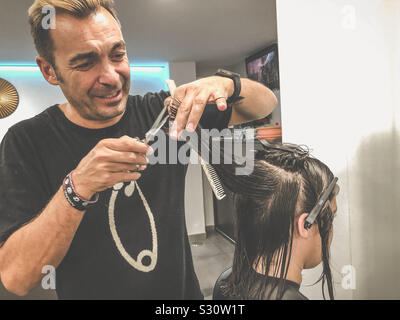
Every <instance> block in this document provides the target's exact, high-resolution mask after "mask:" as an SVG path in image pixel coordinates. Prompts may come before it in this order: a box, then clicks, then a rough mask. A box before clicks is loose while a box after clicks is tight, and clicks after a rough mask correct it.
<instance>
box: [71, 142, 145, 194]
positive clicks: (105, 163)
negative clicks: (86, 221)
mask: <svg viewBox="0 0 400 320" xmlns="http://www.w3.org/2000/svg"><path fill="white" fill-rule="evenodd" d="M151 152H152V149H151V147H149V146H148V145H147V144H145V143H143V142H141V141H138V140H137V139H134V138H131V137H128V136H123V137H121V138H118V139H104V140H101V141H100V142H99V143H98V144H97V145H96V146H95V147H94V148H93V149H92V150H91V151H90V152H89V153H88V154H87V155H86V156H85V157H84V158H83V159H82V160H81V162H80V163H79V164H78V166H77V167H76V169H75V170H74V171H73V172H72V180H73V183H74V186H75V189H76V192H77V193H78V194H79V195H80V196H81V197H83V198H85V199H86V200H89V199H91V198H92V197H93V195H94V194H95V193H96V192H100V191H103V190H105V189H108V188H111V187H112V186H114V185H115V184H116V183H118V182H130V181H133V180H137V179H139V178H140V176H141V174H140V173H139V172H136V171H142V170H144V169H146V165H147V163H148V159H147V157H146V154H148V153H151Z"/></svg>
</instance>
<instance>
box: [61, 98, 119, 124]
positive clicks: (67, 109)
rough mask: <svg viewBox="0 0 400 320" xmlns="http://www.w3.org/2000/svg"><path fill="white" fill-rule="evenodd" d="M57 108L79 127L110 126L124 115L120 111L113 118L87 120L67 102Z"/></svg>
mask: <svg viewBox="0 0 400 320" xmlns="http://www.w3.org/2000/svg"><path fill="white" fill-rule="evenodd" d="M59 108H60V110H61V111H62V112H63V113H64V115H65V117H66V118H67V119H68V120H69V121H71V122H72V123H74V124H76V125H78V126H80V127H84V128H88V129H102V128H107V127H110V126H112V125H114V124H116V123H117V122H118V121H119V120H121V118H122V116H123V115H124V113H122V114H120V115H118V116H116V117H115V118H112V119H107V120H89V119H86V118H84V117H82V116H81V115H80V114H79V113H78V112H77V111H76V109H75V108H74V107H73V106H72V105H71V104H70V103H69V102H67V103H64V104H61V105H59Z"/></svg>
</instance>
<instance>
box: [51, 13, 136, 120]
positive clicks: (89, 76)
mask: <svg viewBox="0 0 400 320" xmlns="http://www.w3.org/2000/svg"><path fill="white" fill-rule="evenodd" d="M51 36H52V39H53V41H54V45H55V50H54V57H55V65H56V69H57V79H58V82H59V85H60V87H61V90H62V91H63V93H64V95H65V97H66V98H67V100H68V102H69V103H70V104H71V105H72V106H73V107H74V108H75V110H76V111H77V112H78V113H79V115H80V116H81V117H83V118H85V119H87V120H96V121H107V120H109V119H112V118H115V117H117V116H118V115H121V114H122V113H123V112H124V111H125V107H126V102H127V99H128V94H129V88H130V68H129V61H128V58H127V54H126V47H125V42H124V40H123V36H122V33H121V30H120V28H119V25H118V23H117V22H116V20H115V19H114V18H113V16H112V15H111V14H110V13H109V12H108V11H107V10H105V9H103V8H101V10H99V12H98V13H96V14H94V15H91V16H89V17H87V18H85V19H78V18H75V17H73V16H70V15H68V14H57V27H56V29H54V30H51Z"/></svg>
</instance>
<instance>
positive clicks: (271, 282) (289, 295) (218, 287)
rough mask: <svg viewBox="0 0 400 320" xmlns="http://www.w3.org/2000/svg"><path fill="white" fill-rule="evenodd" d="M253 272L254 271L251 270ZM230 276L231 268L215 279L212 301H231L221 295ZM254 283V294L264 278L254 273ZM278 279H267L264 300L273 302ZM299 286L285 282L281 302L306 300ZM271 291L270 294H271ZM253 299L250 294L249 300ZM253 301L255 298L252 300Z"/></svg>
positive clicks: (291, 282) (288, 281) (292, 282)
mask: <svg viewBox="0 0 400 320" xmlns="http://www.w3.org/2000/svg"><path fill="white" fill-rule="evenodd" d="M253 271H254V270H253ZM231 274H232V268H229V269H227V270H225V271H224V272H223V273H222V274H221V275H220V276H219V278H218V279H217V281H216V283H215V286H214V292H213V300H231V298H230V297H226V296H225V295H224V294H223V289H222V287H223V286H224V285H225V284H226V282H227V279H228V277H229V276H230V275H231ZM253 275H254V276H255V282H254V283H253V287H252V290H253V292H254V294H255V293H256V292H257V289H258V288H260V286H261V285H262V284H263V283H264V280H265V276H264V275H262V274H259V273H257V272H256V271H254V274H253ZM279 281H280V279H279V278H275V277H268V285H267V287H266V289H265V291H264V296H265V300H275V299H276V296H277V293H278V287H277V285H278V283H279ZM299 289H300V285H299V284H298V283H296V282H294V281H290V280H285V282H284V286H283V295H282V299H281V300H308V298H307V297H306V296H304V295H303V294H302V293H301V292H300V291H299ZM271 291H272V292H271ZM252 296H253V297H254V296H255V295H252V294H251V293H250V298H249V299H252V298H251V297H252ZM254 299H255V298H254Z"/></svg>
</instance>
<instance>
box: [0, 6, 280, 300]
mask: <svg viewBox="0 0 400 320" xmlns="http://www.w3.org/2000/svg"><path fill="white" fill-rule="evenodd" d="M46 4H47V5H52V6H54V7H56V9H57V16H56V18H57V19H56V28H55V29H43V28H42V26H41V21H42V19H43V16H42V13H41V12H42V8H41V6H43V5H46ZM56 5H57V6H56ZM29 15H30V23H31V26H32V35H33V38H34V41H35V45H36V48H37V50H38V53H39V56H38V57H37V60H36V62H37V64H38V65H39V67H40V70H41V72H42V74H43V77H44V78H45V79H46V81H47V82H48V83H50V84H51V85H56V86H59V87H60V88H61V90H62V92H63V93H64V95H65V98H66V100H67V102H66V103H64V104H60V105H55V106H52V107H49V108H47V109H46V110H45V111H43V112H42V113H40V114H38V115H37V116H35V117H34V118H32V119H29V120H25V121H22V122H20V123H18V124H16V125H14V126H13V127H11V128H10V129H9V130H8V132H7V134H6V136H5V137H4V139H3V141H2V143H1V149H0V242H1V248H0V274H1V280H2V282H3V284H4V286H5V287H6V288H7V289H8V290H9V291H11V292H13V293H15V294H17V295H26V294H27V293H28V292H29V291H30V290H31V289H32V288H33V287H34V286H35V285H37V284H38V283H40V282H41V280H42V277H43V276H44V273H42V271H43V270H44V269H43V268H44V267H45V266H50V268H51V266H52V267H54V268H56V269H55V270H56V291H57V294H58V297H59V298H60V299H201V298H203V297H202V294H201V291H200V289H199V283H198V280H197V277H196V275H195V272H194V268H193V262H192V256H191V251H190V246H189V242H188V237H187V231H186V227H185V216H184V196H183V195H184V178H185V174H186V166H184V165H181V164H171V165H169V164H168V165H165V164H164V165H163V164H155V165H148V166H147V165H146V164H147V158H146V157H147V156H148V155H149V154H150V153H151V152H152V149H151V148H150V147H149V145H147V144H144V143H141V142H139V141H137V140H135V139H134V138H132V137H140V138H143V137H144V134H145V132H146V131H147V130H149V128H150V127H151V125H152V123H153V122H154V120H155V118H156V117H157V115H158V114H159V112H160V111H161V110H162V108H163V106H164V102H165V100H166V99H167V98H168V95H169V93H167V92H164V91H161V92H160V93H157V94H153V93H149V94H146V95H145V96H129V94H128V92H129V88H130V83H129V79H130V69H129V61H128V58H127V53H126V46H125V41H124V38H123V36H122V33H121V28H120V24H119V21H118V19H117V16H116V13H115V11H114V9H113V3H112V1H111V0H65V1H61V0H57V1H55V0H41V1H39V0H36V1H35V3H34V4H33V5H32V7H31V8H30V10H29ZM234 91H235V86H234V81H232V79H230V78H227V77H224V76H211V77H208V78H204V79H202V80H198V81H195V82H192V83H189V84H185V85H183V86H181V87H178V88H177V90H176V92H175V98H176V99H179V100H180V101H181V106H180V108H179V112H178V115H177V118H176V121H175V124H174V125H173V126H172V130H171V135H172V136H173V137H174V139H172V140H170V139H168V140H169V141H170V143H171V141H175V142H176V140H175V138H176V137H177V136H178V135H179V134H180V132H181V131H182V130H183V129H185V128H186V129H187V130H188V131H192V130H193V128H194V127H195V126H196V125H197V124H198V122H199V121H201V122H202V123H203V124H204V126H205V127H208V128H211V127H215V128H219V129H222V128H223V127H226V126H227V125H228V124H229V123H230V124H234V123H240V122H244V121H249V120H253V119H259V118H262V117H265V116H266V115H268V114H269V113H271V111H272V110H273V108H274V107H275V105H276V98H275V97H274V95H273V93H272V92H271V91H270V90H269V89H267V88H266V87H264V86H262V85H260V84H258V83H256V82H252V81H249V80H247V79H242V80H241V92H240V95H241V96H243V97H244V99H243V100H241V101H240V103H236V104H233V105H232V106H231V105H230V104H229V106H228V105H227V102H226V100H227V99H229V98H230V97H231V96H232V95H233V94H234ZM41 94H42V95H44V96H45V95H46V92H42V93H41ZM236 94H237V93H236ZM221 97H223V98H221ZM217 98H219V99H217ZM215 100H216V101H217V102H216V105H215V104H209V103H208V102H211V101H215ZM200 119H201V120H200ZM167 150H168V149H167ZM71 172H72V174H70V173H71ZM64 190H65V191H64ZM87 200H89V201H88V202H86V201H87ZM83 202H86V203H85V204H83ZM45 270H50V269H49V267H47V269H45ZM46 273H47V271H46Z"/></svg>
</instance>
